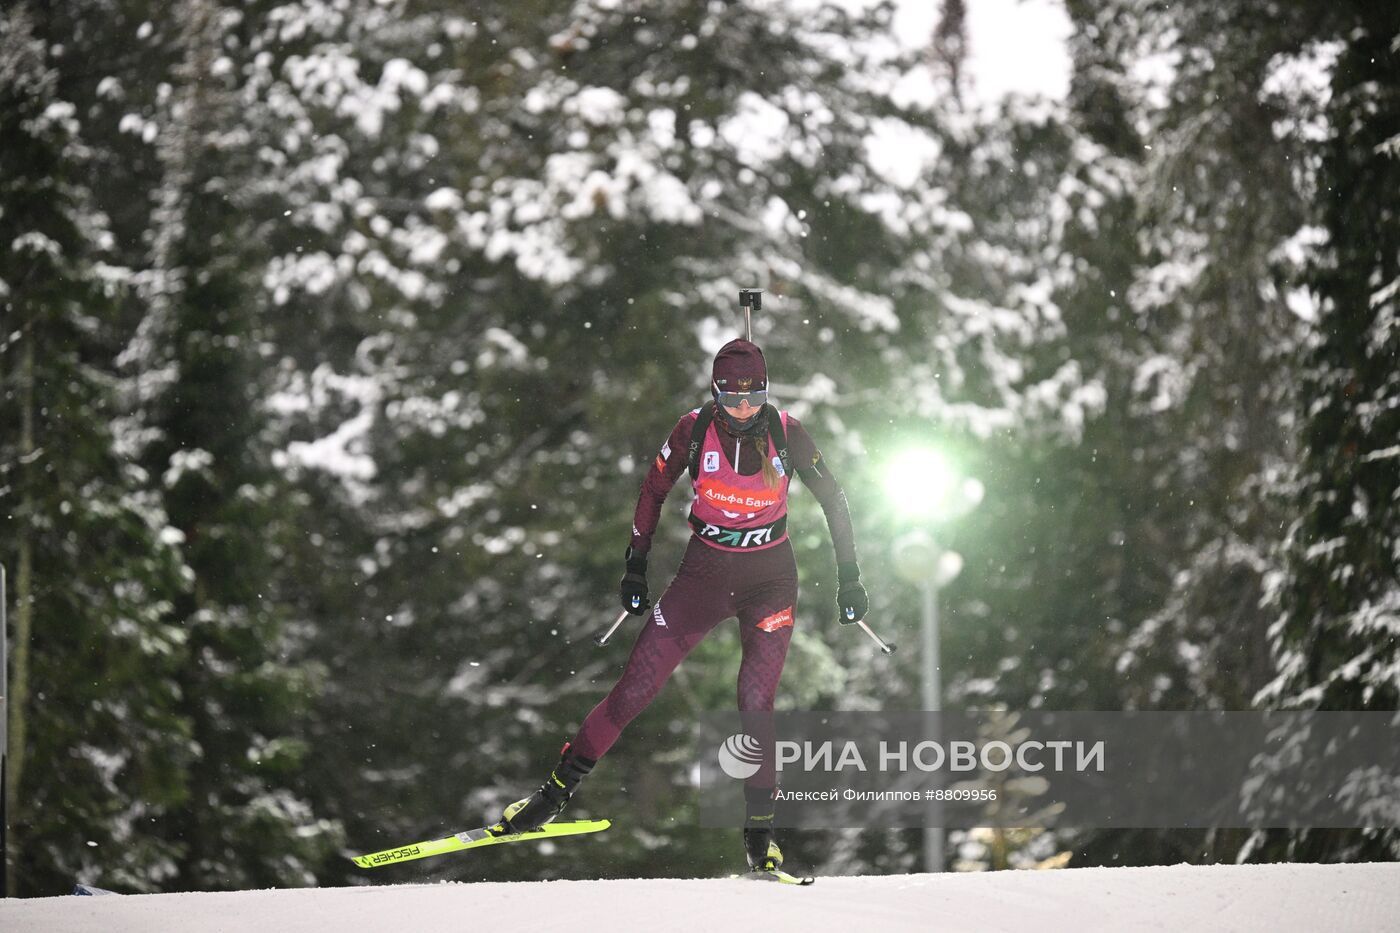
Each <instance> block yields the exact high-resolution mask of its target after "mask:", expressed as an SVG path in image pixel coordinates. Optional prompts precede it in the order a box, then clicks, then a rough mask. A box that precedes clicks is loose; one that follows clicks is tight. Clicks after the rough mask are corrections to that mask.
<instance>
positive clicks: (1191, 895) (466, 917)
mask: <svg viewBox="0 0 1400 933" xmlns="http://www.w3.org/2000/svg"><path fill="white" fill-rule="evenodd" d="M1396 929H1400V864H1393V863H1376V864H1363V865H1246V866H1213V867H1204V868H1202V867H1192V866H1187V865H1178V866H1172V867H1164V868H1081V869H1066V870H1062V871H1021V872H997V873H987V874H945V875H889V876H884V877H873V878H822V879H820V880H819V881H818V882H817V883H816V884H815V885H814V886H812V887H808V888H795V887H785V886H782V885H776V884H758V883H754V882H751V881H741V880H696V881H680V880H669V879H658V880H640V881H554V882H523V883H519V884H437V885H396V886H384V887H362V888H319V889H298V890H281V891H239V892H234V893H227V894H149V895H141V896H116V897H52V898H40V899H34V900H24V901H19V900H9V901H5V902H3V903H0V930H4V931H5V933H30V931H33V933H40V931H42V933H89V931H90V933H161V931H166V930H170V931H180V933H221V931H226V930H228V931H233V930H237V931H257V933H271V931H277V933H357V931H361V930H440V931H447V930H491V931H493V933H494V931H502V930H530V931H550V930H558V931H560V933H580V931H585V930H597V931H613V930H627V931H630V930H646V931H649V933H659V931H673V930H675V931H689V930H697V931H700V930H703V931H715V930H718V931H728V930H734V931H738V930H759V931H763V933H777V931H783V930H801V931H805V933H824V931H833V933H852V931H857V930H858V931H866V930H876V931H883V930H929V931H933V930H936V931H939V933H956V931H962V930H967V931H975V933H989V931H994V930H1007V931H1015V933H1027V931H1038V930H1074V931H1076V933H1086V931H1094V930H1105V931H1109V930H1111V931H1123V930H1170V931H1187V930H1189V931H1193V933H1196V931H1202V930H1260V931H1269V933H1282V931H1291V930H1298V931H1309V933H1312V931H1318V930H1326V931H1328V933H1334V931H1343V930H1365V931H1380V930H1396Z"/></svg>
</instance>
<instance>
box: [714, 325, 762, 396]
mask: <svg viewBox="0 0 1400 933" xmlns="http://www.w3.org/2000/svg"><path fill="white" fill-rule="evenodd" d="M710 378H711V379H712V380H714V387H713V388H714V389H716V390H717V391H720V392H755V391H760V390H764V389H767V388H768V364H767V363H766V362H765V361H764V359H763V351H762V350H760V349H759V348H758V344H756V343H751V342H749V341H747V340H744V339H743V338H742V337H741V338H736V339H734V340H731V341H729V342H728V343H726V344H725V345H724V346H723V347H720V351H719V352H718V353H716V354H715V365H714V368H713V369H712V370H711V371H710Z"/></svg>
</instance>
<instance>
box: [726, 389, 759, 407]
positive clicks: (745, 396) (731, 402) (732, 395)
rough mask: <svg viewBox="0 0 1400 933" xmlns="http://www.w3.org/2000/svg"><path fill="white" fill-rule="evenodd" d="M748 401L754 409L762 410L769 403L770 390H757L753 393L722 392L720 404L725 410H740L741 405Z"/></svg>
mask: <svg viewBox="0 0 1400 933" xmlns="http://www.w3.org/2000/svg"><path fill="white" fill-rule="evenodd" d="M745 400H747V401H748V403H749V406H750V407H752V408H762V407H763V406H764V405H766V404H767V403H768V390H767V389H756V390H755V391H753V392H720V393H719V403H720V404H721V405H723V406H724V407H725V408H738V407H739V403H740V402H742V401H745Z"/></svg>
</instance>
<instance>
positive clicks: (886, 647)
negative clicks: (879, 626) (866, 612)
mask: <svg viewBox="0 0 1400 933" xmlns="http://www.w3.org/2000/svg"><path fill="white" fill-rule="evenodd" d="M856 625H859V626H860V627H861V628H862V629H863V630H864V631H865V634H867V635H869V636H870V637H871V638H872V639H874V641H875V644H877V645H879V646H880V650H881V651H883V652H884V653H885V654H894V652H895V649H897V648H898V647H899V646H898V645H896V644H895V643H894V642H888V643H887V642H884V641H882V640H881V639H880V636H879V635H876V634H875V633H874V632H872V631H871V630H870V626H868V625H866V624H865V620H864V619H858V620H857V621H856Z"/></svg>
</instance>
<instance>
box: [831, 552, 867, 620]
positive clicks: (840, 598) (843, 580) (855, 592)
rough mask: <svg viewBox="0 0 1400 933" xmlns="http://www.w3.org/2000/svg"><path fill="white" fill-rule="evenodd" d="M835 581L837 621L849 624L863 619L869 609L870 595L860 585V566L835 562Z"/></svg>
mask: <svg viewBox="0 0 1400 933" xmlns="http://www.w3.org/2000/svg"><path fill="white" fill-rule="evenodd" d="M836 581H837V586H836V605H837V608H838V609H839V612H838V613H837V615H836V619H837V621H839V622H840V623H841V624H842V625H851V624H852V623H855V622H859V621H860V620H861V619H864V618H865V614H866V613H867V612H869V611H870V597H869V596H867V595H866V592H865V587H864V586H862V585H861V582H860V568H859V567H857V566H856V565H855V564H837V565H836Z"/></svg>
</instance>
